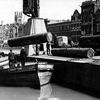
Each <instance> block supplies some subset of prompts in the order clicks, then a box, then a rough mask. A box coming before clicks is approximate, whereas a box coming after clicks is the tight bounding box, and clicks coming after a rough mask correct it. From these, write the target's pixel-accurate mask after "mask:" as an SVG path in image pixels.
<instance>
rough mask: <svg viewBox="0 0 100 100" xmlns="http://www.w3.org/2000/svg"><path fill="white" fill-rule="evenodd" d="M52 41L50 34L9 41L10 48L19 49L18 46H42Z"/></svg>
mask: <svg viewBox="0 0 100 100" xmlns="http://www.w3.org/2000/svg"><path fill="white" fill-rule="evenodd" d="M50 41H52V34H51V33H50V32H48V33H42V34H35V35H31V36H23V37H19V38H15V39H9V40H8V45H9V46H10V47H18V46H25V45H30V44H40V43H45V42H50Z"/></svg>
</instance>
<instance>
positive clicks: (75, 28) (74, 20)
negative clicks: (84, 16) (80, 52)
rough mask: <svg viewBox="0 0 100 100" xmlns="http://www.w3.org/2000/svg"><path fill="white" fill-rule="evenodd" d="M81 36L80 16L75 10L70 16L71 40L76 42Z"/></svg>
mask: <svg viewBox="0 0 100 100" xmlns="http://www.w3.org/2000/svg"><path fill="white" fill-rule="evenodd" d="M80 36H81V14H80V13H79V12H78V10H75V11H74V13H73V15H72V16H71V39H72V40H73V41H74V42H78V39H79V38H80Z"/></svg>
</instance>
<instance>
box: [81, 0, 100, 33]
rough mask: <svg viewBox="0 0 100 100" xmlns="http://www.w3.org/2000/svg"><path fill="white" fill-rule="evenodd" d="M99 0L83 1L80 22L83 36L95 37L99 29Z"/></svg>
mask: <svg viewBox="0 0 100 100" xmlns="http://www.w3.org/2000/svg"><path fill="white" fill-rule="evenodd" d="M99 8H100V0H96V1H92V0H90V1H85V2H83V3H82V6H81V17H82V19H81V22H82V28H81V30H82V34H83V35H97V34H98V29H99V27H100V26H99V17H100V14H99Z"/></svg>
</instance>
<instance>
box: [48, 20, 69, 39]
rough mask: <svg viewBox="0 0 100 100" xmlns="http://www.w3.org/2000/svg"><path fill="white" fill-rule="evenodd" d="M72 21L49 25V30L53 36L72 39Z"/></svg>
mask: <svg viewBox="0 0 100 100" xmlns="http://www.w3.org/2000/svg"><path fill="white" fill-rule="evenodd" d="M70 25H71V21H65V22H59V23H52V24H48V26H47V30H48V31H49V32H51V33H52V34H53V35H57V36H68V37H70V33H71V32H70Z"/></svg>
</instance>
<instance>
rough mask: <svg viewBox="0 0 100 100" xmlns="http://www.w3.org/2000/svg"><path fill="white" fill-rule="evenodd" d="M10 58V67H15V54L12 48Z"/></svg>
mask: <svg viewBox="0 0 100 100" xmlns="http://www.w3.org/2000/svg"><path fill="white" fill-rule="evenodd" d="M8 59H9V67H10V68H14V65H15V55H14V53H13V52H12V49H10V52H9V54H8Z"/></svg>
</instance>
